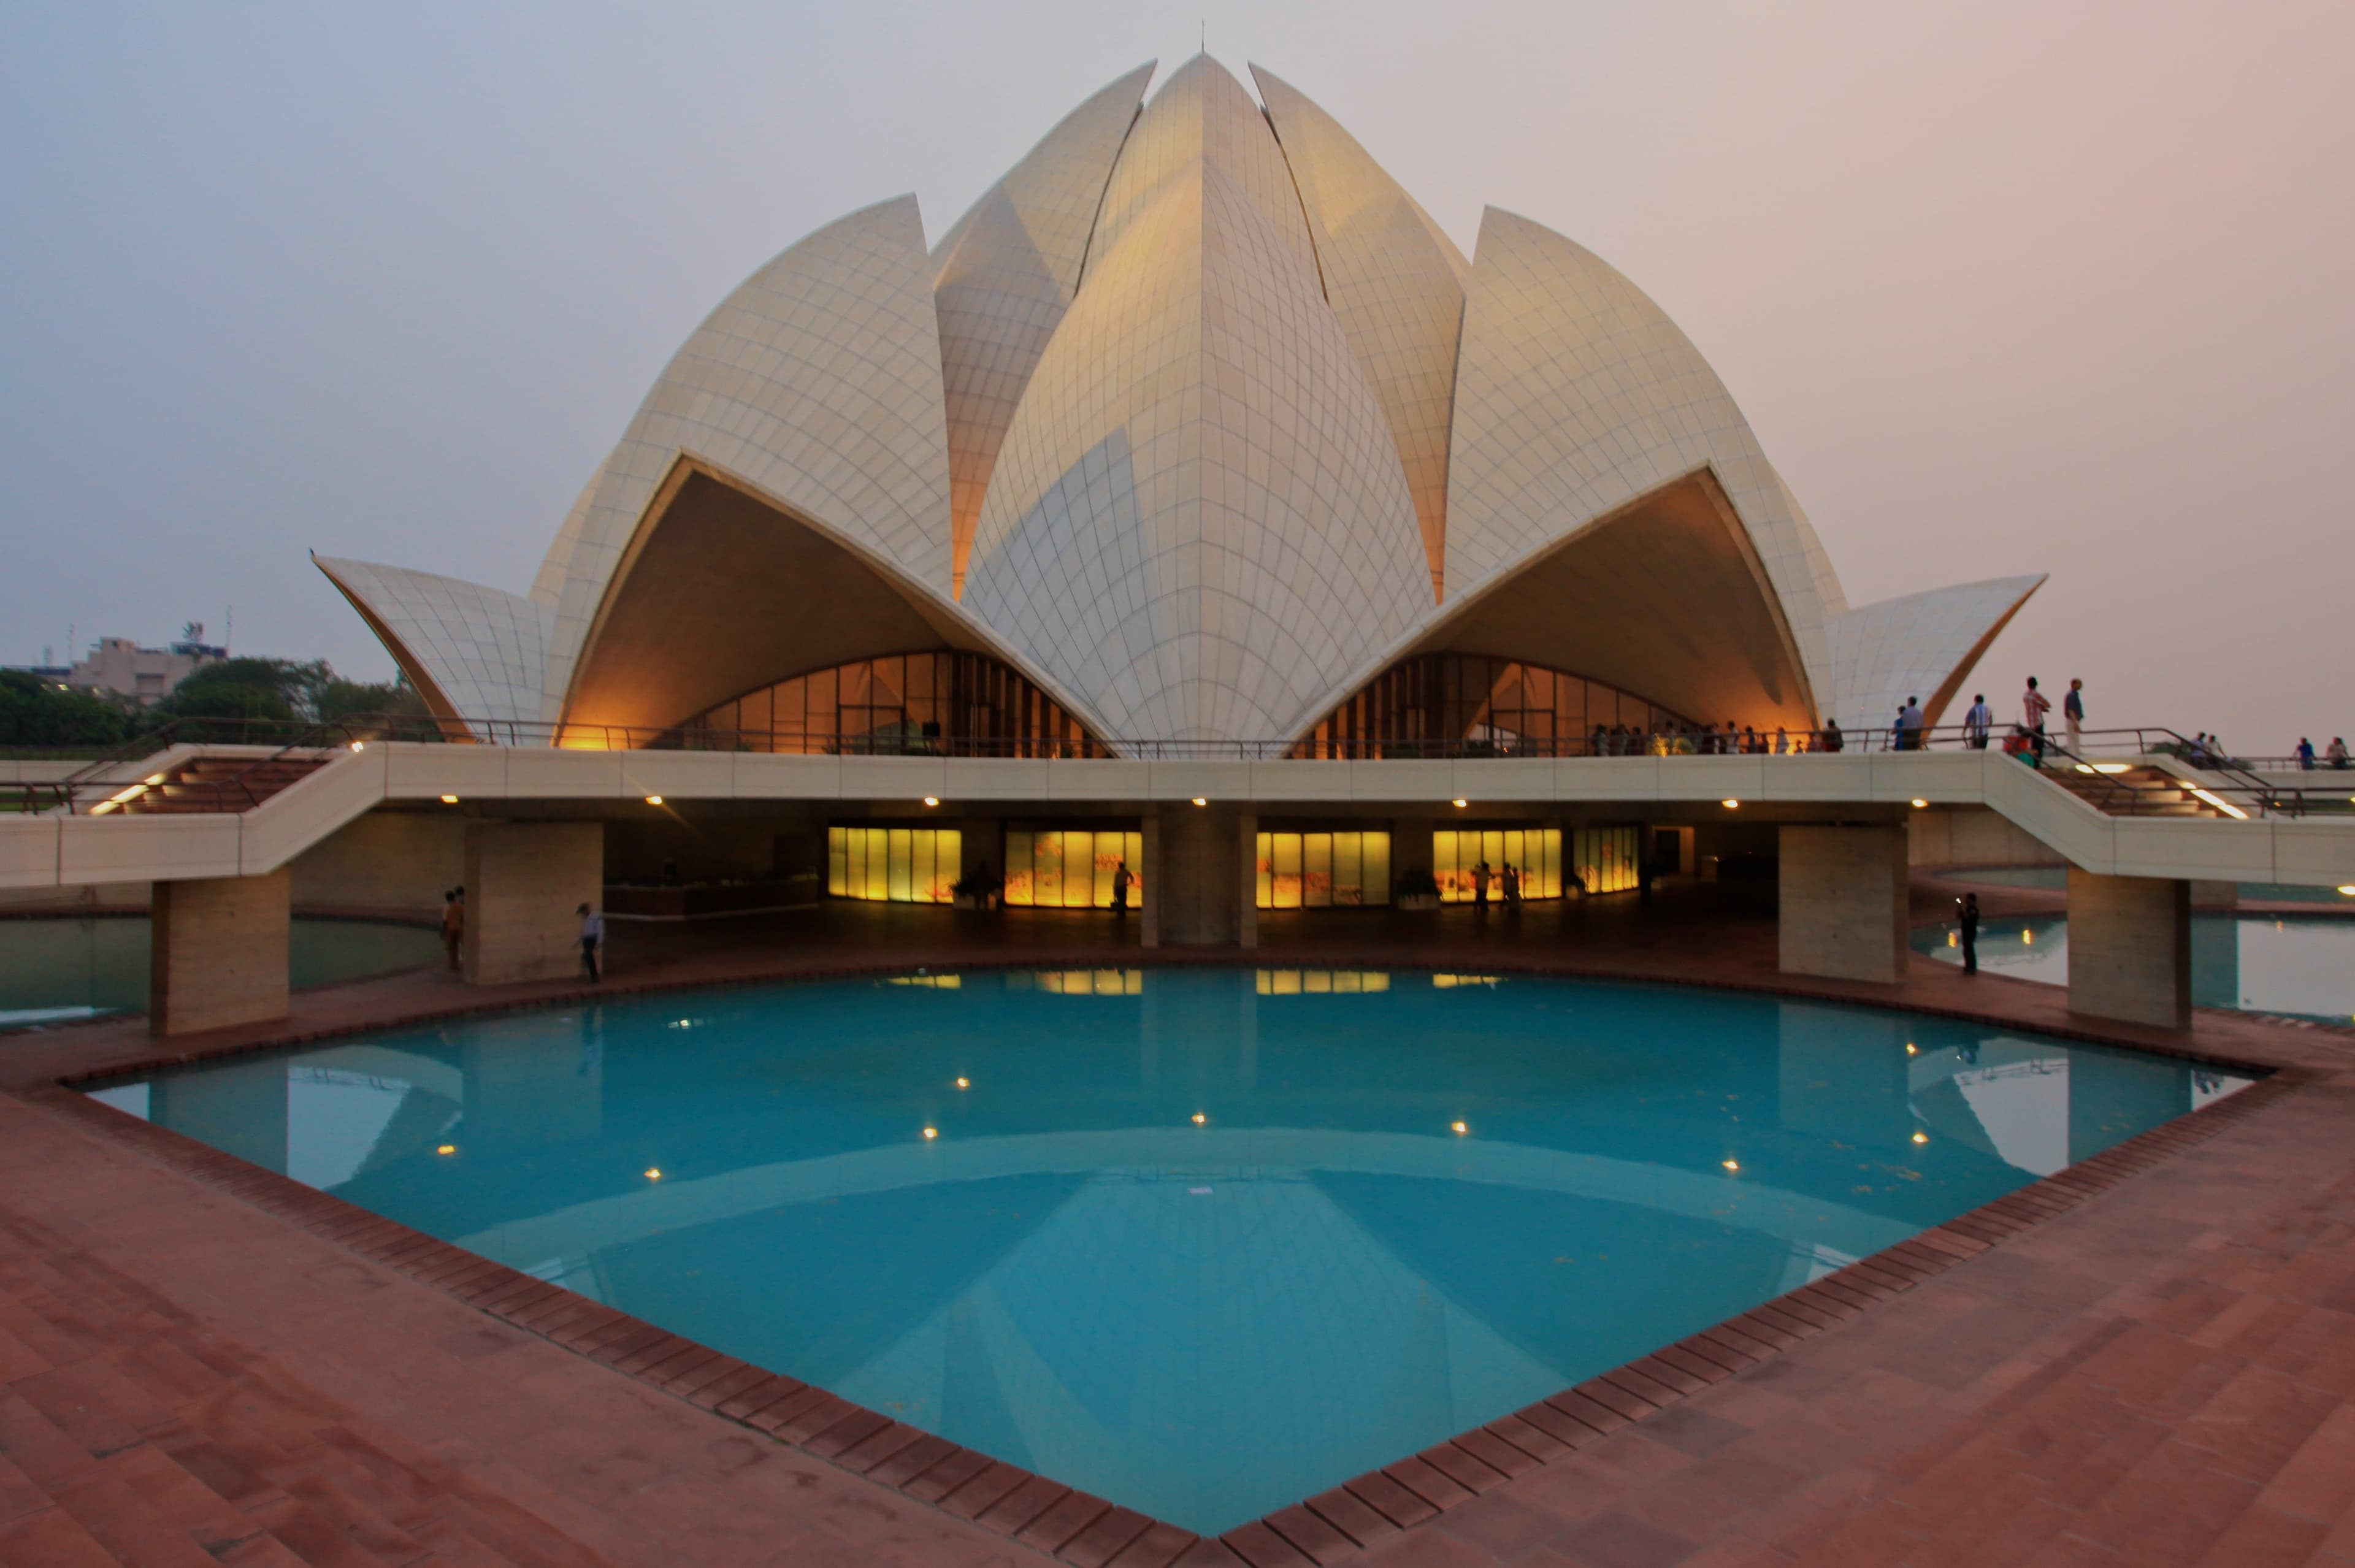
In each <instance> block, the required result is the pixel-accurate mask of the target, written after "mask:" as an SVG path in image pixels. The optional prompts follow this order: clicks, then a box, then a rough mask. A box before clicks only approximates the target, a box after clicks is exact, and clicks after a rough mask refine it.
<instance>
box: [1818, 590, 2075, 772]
mask: <svg viewBox="0 0 2355 1568" xmlns="http://www.w3.org/2000/svg"><path fill="white" fill-rule="evenodd" d="M2043 581H2044V579H2043V578H2042V577H2041V575H2040V576H2035V577H1999V578H1995V579H1993V580H1991V581H1986V582H1966V583H1963V584H1960V585H1958V586H1956V587H1953V588H1937V589H1933V590H1931V591H1930V592H1926V593H1909V594H1906V595H1905V596H1904V597H1902V598H1900V599H1884V600H1882V601H1881V603H1878V604H1867V605H1864V606H1862V607H1861V608H1859V609H1855V610H1850V611H1848V612H1847V613H1843V614H1838V615H1834V616H1832V617H1831V618H1830V619H1829V620H1828V622H1827V623H1826V624H1825V628H1824V630H1825V644H1826V648H1827V662H1826V665H1825V675H1826V676H1828V678H1825V677H1817V688H1816V699H1817V701H1818V702H1828V704H1829V707H1828V711H1830V712H1832V713H1833V714H1835V715H1837V716H1838V720H1839V721H1840V724H1841V726H1842V728H1844V729H1849V730H1859V731H1870V730H1886V729H1888V728H1889V727H1890V725H1891V724H1892V723H1894V722H1895V720H1896V715H1897V710H1898V709H1899V707H1900V706H1901V705H1902V703H1903V702H1904V701H1905V699H1907V698H1909V697H1919V698H1920V699H1922V701H1923V705H1924V707H1925V708H1926V709H1929V711H1928V712H1927V713H1926V715H1925V716H1926V717H1927V719H1928V720H1929V721H1930V722H1931V723H1933V724H1938V723H1948V724H1958V723H1960V722H1962V719H1963V715H1964V714H1965V713H1966V712H1967V711H1968V710H1969V708H1970V699H1971V696H1972V694H1973V693H1974V692H1976V691H1980V690H1986V688H1985V686H1984V685H1983V684H1982V685H1979V686H1975V687H1969V688H1968V689H1965V690H1961V691H1959V692H1958V693H1956V694H1955V696H1954V697H1953V698H1952V699H1950V700H1948V701H1947V702H1946V703H1945V704H1944V705H1943V706H1941V705H1939V704H1938V702H1937V693H1938V692H1939V690H1940V689H1941V688H1943V687H1944V686H1945V683H1946V681H1947V679H1948V677H1951V676H1953V675H1954V674H1955V671H1957V670H1958V669H1962V668H1963V667H1965V666H1966V664H1968V663H1969V662H1970V661H1971V660H1972V659H1974V658H1975V657H1976V656H1977V650H1978V648H1979V646H1980V645H1982V644H1983V643H1985V642H1986V641H1987V639H1989V638H1991V637H1993V636H1994V635H1995V634H1996V632H1997V631H1998V629H1999V628H2001V626H2002V625H2003V624H2004V623H2005V622H2006V621H2008V620H2009V619H2010V618H2011V615H2012V613H2013V612H2014V611H2016V610H2018V609H2019V607H2020V605H2022V604H2023V603H2027V600H2028V596H2029V595H2030V594H2031V593H2033V592H2036V590H2037V589H2038V588H2039V587H2041V585H2042V584H2043ZM2062 689H2065V687H2064V688H2062ZM2017 695H2018V694H2017V693H2015V692H2013V691H2011V690H2010V689H2009V683H2008V682H2007V683H2006V685H2005V687H2004V688H2003V689H2001V690H1998V691H1989V692H1987V706H1988V707H1989V708H1990V709H1994V710H1995V712H1996V721H1995V725H1994V731H1993V732H1994V733H1995V734H1997V735H1998V736H2000V735H2002V734H2004V733H2005V732H2006V731H2009V728H2010V726H2011V725H2012V723H2013V722H2014V721H2015V720H2018V718H2019V711H2018V709H2019V704H2018V703H2017V701H2016V700H2014V699H2015V698H2016V697H2017ZM2055 700H2056V701H2057V700H2058V698H2057V697H2056V698H2055Z"/></svg>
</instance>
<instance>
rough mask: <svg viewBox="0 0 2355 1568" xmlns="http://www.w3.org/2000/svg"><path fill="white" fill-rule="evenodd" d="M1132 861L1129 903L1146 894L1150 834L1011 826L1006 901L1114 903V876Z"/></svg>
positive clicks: (1060, 905)
mask: <svg viewBox="0 0 2355 1568" xmlns="http://www.w3.org/2000/svg"><path fill="white" fill-rule="evenodd" d="M1123 863H1125V864H1126V865H1127V867H1128V876H1129V883H1128V908H1129V909H1131V910H1132V911H1134V910H1136V909H1138V908H1140V907H1142V904H1143V901H1144V897H1145V872H1144V866H1145V835H1144V834H1143V833H1140V832H1135V831H1123V830H1119V829H1113V830H1110V831H1103V832H1099V831H1095V830H1092V829H1090V828H1084V827H1079V828H1045V829H1039V828H1009V829H1008V830H1007V835H1006V904H1007V908H1009V909H1110V908H1112V891H1113V890H1112V884H1113V879H1114V877H1116V876H1118V875H1119V874H1120V868H1121V866H1122V865H1123Z"/></svg>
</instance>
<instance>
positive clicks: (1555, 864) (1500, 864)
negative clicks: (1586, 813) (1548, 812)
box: [1431, 827, 1561, 903]
mask: <svg viewBox="0 0 2355 1568" xmlns="http://www.w3.org/2000/svg"><path fill="white" fill-rule="evenodd" d="M1483 860H1486V861H1487V863H1488V897H1489V900H1490V901H1492V902H1498V903H1501V902H1503V901H1504V897H1505V868H1506V867H1508V866H1510V867H1511V868H1512V869H1513V875H1514V877H1515V878H1516V879H1517V880H1518V882H1519V885H1520V894H1521V897H1522V898H1523V899H1525V900H1527V899H1558V898H1560V897H1561V828H1559V827H1501V828H1499V827H1491V828H1480V829H1475V828H1460V829H1459V828H1437V829H1434V830H1433V833H1432V835H1431V874H1432V880H1434V881H1436V882H1437V883H1438V884H1439V897H1440V901H1442V902H1443V903H1469V902H1471V901H1472V900H1473V893H1474V883H1475V880H1476V878H1475V873H1476V870H1477V869H1478V868H1479V865H1480V862H1481V861H1483Z"/></svg>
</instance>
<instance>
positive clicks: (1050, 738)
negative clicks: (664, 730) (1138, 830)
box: [680, 651, 1108, 757]
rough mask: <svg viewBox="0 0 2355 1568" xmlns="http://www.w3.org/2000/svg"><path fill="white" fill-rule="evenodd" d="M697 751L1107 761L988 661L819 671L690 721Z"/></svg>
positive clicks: (954, 659) (1066, 717) (903, 661)
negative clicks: (1099, 758)
mask: <svg viewBox="0 0 2355 1568" xmlns="http://www.w3.org/2000/svg"><path fill="white" fill-rule="evenodd" d="M680 729H681V739H682V741H684V743H685V744H686V745H687V747H688V748H690V749H692V750H696V751H720V752H805V753H810V754H813V755H821V756H846V755H913V756H959V757H1102V756H1105V755H1107V754H1108V753H1107V752H1105V751H1104V748H1103V743H1102V742H1101V741H1097V740H1096V739H1095V737H1093V736H1092V735H1090V734H1089V733H1088V732H1087V731H1086V730H1085V729H1083V728H1082V726H1081V724H1080V721H1079V720H1076V719H1074V718H1072V717H1071V715H1070V714H1069V713H1066V712H1065V711H1063V709H1062V706H1061V704H1060V703H1058V702H1056V701H1055V699H1053V698H1050V697H1049V696H1048V695H1047V694H1046V693H1045V692H1043V691H1041V690H1039V688H1038V687H1036V686H1034V685H1032V684H1031V683H1030V682H1029V681H1028V680H1027V679H1025V678H1024V677H1023V676H1022V675H1021V673H1020V672H1019V671H1018V670H1016V669H1014V668H1012V667H1010V666H1008V665H1006V664H1004V663H1002V662H1001V661H999V660H997V659H994V658H991V657H990V656H988V655H986V654H973V653H958V652H947V651H943V652H933V653H921V654H893V655H890V656H887V657H884V658H877V659H860V660H858V661H857V662H856V663H853V664H846V665H837V666H836V667H833V668H832V669H821V670H813V671H811V672H810V673H809V674H807V675H797V676H795V677H793V678H792V679H791V680H781V681H779V682H777V683H776V684H775V685H774V686H764V687H762V688H760V689H758V690H756V691H748V692H746V693H745V694H744V695H743V696H741V697H739V698H735V699H731V700H730V701H727V702H722V703H719V704H718V705H717V706H715V707H712V708H709V709H705V710H704V711H703V712H701V713H698V714H697V715H696V716H695V717H694V718H692V719H690V720H687V722H686V723H685V724H684V725H682V726H681V727H680Z"/></svg>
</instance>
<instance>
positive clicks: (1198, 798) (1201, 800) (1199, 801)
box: [1194, 795, 1210, 805]
mask: <svg viewBox="0 0 2355 1568" xmlns="http://www.w3.org/2000/svg"><path fill="white" fill-rule="evenodd" d="M1194 804H1195V805H1209V804H1210V803H1209V801H1208V800H1206V799H1204V798H1203V797H1202V796H1200V795H1196V796H1195V797H1194Z"/></svg>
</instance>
